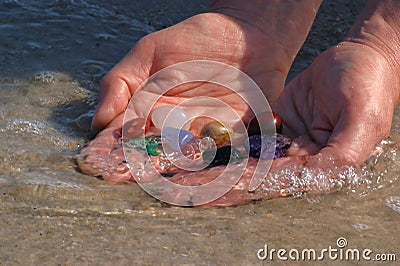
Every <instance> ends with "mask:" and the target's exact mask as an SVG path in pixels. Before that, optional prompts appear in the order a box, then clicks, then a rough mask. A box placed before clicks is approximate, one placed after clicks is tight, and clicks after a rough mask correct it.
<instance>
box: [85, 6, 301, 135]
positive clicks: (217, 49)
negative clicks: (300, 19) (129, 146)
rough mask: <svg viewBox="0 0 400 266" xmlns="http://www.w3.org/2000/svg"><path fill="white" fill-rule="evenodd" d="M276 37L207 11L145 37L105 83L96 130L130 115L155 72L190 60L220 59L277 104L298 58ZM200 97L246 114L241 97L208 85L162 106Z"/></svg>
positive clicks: (175, 94)
mask: <svg viewBox="0 0 400 266" xmlns="http://www.w3.org/2000/svg"><path fill="white" fill-rule="evenodd" d="M273 35H274V34H273V33H269V34H266V32H265V31H263V30H261V29H260V28H259V27H256V26H253V25H251V24H250V23H248V22H246V21H242V20H239V19H235V18H233V17H230V16H227V15H222V14H218V13H204V14H200V15H196V16H194V17H192V18H189V19H187V20H185V21H183V22H181V23H179V24H177V25H175V26H172V27H169V28H166V29H164V30H161V31H158V32H155V33H153V34H150V35H148V36H146V37H144V38H143V39H141V40H140V41H139V42H138V43H137V44H136V46H135V47H134V48H133V49H132V50H131V51H130V52H129V53H128V54H127V55H126V56H125V57H124V58H123V59H122V61H121V62H120V63H118V64H117V65H116V66H115V67H114V68H113V69H112V70H111V71H110V72H109V73H108V74H107V75H106V76H105V77H104V78H103V79H102V81H101V83H100V96H99V98H100V99H99V105H98V108H97V110H96V112H95V115H94V118H93V121H92V129H93V130H95V131H99V130H101V129H103V128H104V127H105V126H107V125H108V124H109V123H110V122H111V121H112V120H113V119H114V118H116V117H117V116H118V115H119V114H121V113H122V112H124V110H125V109H126V107H127V104H128V102H129V100H130V98H131V96H132V95H133V93H134V92H135V91H136V89H137V88H138V87H139V86H140V85H141V84H142V83H143V82H144V81H145V80H146V79H147V78H149V77H150V76H151V75H152V74H153V73H155V72H157V71H159V70H161V69H163V68H165V67H167V66H170V65H172V64H176V63H179V62H183V61H189V60H196V59H197V60H199V59H202V60H214V61H219V62H223V63H226V64H229V65H232V66H234V67H237V68H239V69H240V70H242V71H244V72H245V73H246V74H248V75H249V76H250V77H251V78H252V79H253V80H254V81H256V82H257V84H258V85H259V86H260V87H261V89H262V90H263V92H264V94H265V95H266V96H267V98H268V100H270V101H274V100H275V99H276V98H277V97H278V95H279V94H280V92H281V90H282V89H283V86H284V80H285V78H286V75H287V72H288V70H289V67H290V64H291V63H292V60H293V58H294V55H293V54H292V52H291V53H290V54H289V52H288V50H287V47H283V46H282V42H280V41H279V36H273ZM300 38H302V36H300ZM296 52H297V51H293V53H296ZM195 96H210V97H216V98H223V99H224V101H225V102H228V103H229V104H232V106H234V108H235V109H241V110H242V111H244V110H243V109H242V108H243V106H235V104H238V102H237V100H238V96H237V95H234V93H233V92H232V91H230V90H228V89H226V90H220V89H218V90H217V91H216V90H215V89H212V88H211V89H210V88H207V87H206V86H203V87H202V88H199V87H198V86H197V87H192V88H187V87H185V88H183V87H179V88H176V89H173V90H171V91H170V92H169V93H168V97H163V98H162V99H161V100H160V103H161V104H162V103H168V104H171V103H175V104H176V103H178V102H180V101H181V100H182V99H184V98H192V97H195ZM236 107H237V108H236ZM246 109H247V107H246ZM242 113H243V112H242Z"/></svg>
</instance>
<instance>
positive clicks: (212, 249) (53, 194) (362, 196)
mask: <svg viewBox="0 0 400 266" xmlns="http://www.w3.org/2000/svg"><path fill="white" fill-rule="evenodd" d="M46 2H49V3H46ZM101 2H102V3H100V4H99V3H97V1H1V2H0V36H1V42H0V65H1V67H0V78H1V79H0V103H1V104H0V118H1V119H0V169H1V170H0V192H1V193H0V206H1V207H0V214H1V215H0V224H1V226H0V235H1V240H0V243H1V245H0V264H3V263H4V264H42V263H49V264H64V263H66V264H70V265H72V264H76V263H86V262H89V263H94V264H96V263H101V264H115V263H117V264H118V263H119V264H131V263H147V264H152V263H161V262H164V263H167V264H168V263H173V262H174V263H180V264H185V263H188V264H191V263H195V264H232V263H233V264H238V263H241V264H244V263H246V264H247V263H251V264H254V263H257V262H259V260H258V259H257V250H259V249H260V248H263V247H264V245H265V244H268V247H269V248H275V249H279V248H285V249H287V250H290V249H299V250H301V249H303V248H314V249H316V250H321V249H323V248H328V247H329V246H332V247H333V248H337V244H336V240H337V239H338V238H339V237H345V238H346V240H347V242H348V245H347V247H348V248H358V249H360V250H362V249H365V248H369V249H372V250H373V251H374V252H375V253H395V252H398V250H399V247H400V240H399V237H398V235H399V232H400V227H399V219H400V188H399V180H398V176H399V173H400V165H399V162H400V161H399V158H398V157H399V155H398V147H397V145H398V143H399V132H400V113H399V111H397V112H396V114H395V116H394V121H393V128H392V133H391V136H390V138H389V139H388V141H386V142H385V143H386V144H385V145H384V147H385V152H384V153H383V154H382V155H381V156H380V157H378V158H375V159H374V160H371V161H369V162H368V163H367V164H366V165H365V166H364V169H367V170H368V171H369V172H368V173H370V174H369V175H368V176H366V177H365V179H364V182H363V184H362V185H361V186H360V187H359V188H357V189H355V190H354V191H348V190H346V191H341V192H339V193H334V194H330V195H321V196H310V195H303V196H302V197H298V198H294V197H287V198H279V199H274V200H266V201H261V202H258V203H256V204H249V205H245V206H239V207H231V208H219V209H207V210H204V209H190V208H176V207H167V206H164V205H162V204H161V203H159V202H157V201H156V200H154V199H153V198H151V197H150V196H148V195H147V194H145V193H144V192H143V191H141V190H140V189H139V188H138V187H137V186H136V185H135V184H115V183H108V182H105V181H102V180H98V179H96V178H95V177H91V176H87V175H83V174H81V173H80V172H79V171H78V170H77V168H76V165H75V162H74V160H73V159H72V157H73V155H74V154H76V152H77V151H78V150H79V149H80V147H82V145H84V144H85V143H86V142H87V141H88V140H89V139H90V138H92V137H93V136H92V135H91V133H90V132H89V131H88V125H89V124H88V123H89V121H90V114H91V113H92V112H93V110H94V108H95V105H96V101H97V91H98V88H97V84H98V81H99V78H101V77H102V76H103V75H104V73H105V72H106V71H107V70H109V69H110V68H111V67H112V66H113V65H114V64H115V63H116V62H118V60H119V59H120V58H121V57H122V56H123V55H124V54H125V53H126V52H127V51H128V50H129V48H130V47H131V46H132V45H133V44H134V43H135V42H136V41H137V40H138V39H139V38H140V37H142V36H144V35H146V34H148V33H150V32H153V31H156V30H158V29H161V28H163V27H167V26H169V25H172V24H173V23H175V22H177V21H179V20H181V19H183V18H185V17H188V16H190V15H192V14H195V13H198V12H200V11H202V10H204V9H205V6H206V5H205V4H206V2H205V1H190V4H189V3H188V2H189V1H183V0H182V1H178V0H175V1H168V3H167V2H165V1H156V0H152V1H149V0H148V1H101ZM332 2H333V1H325V3H324V5H323V10H322V12H321V13H320V14H319V15H318V19H317V22H316V24H315V27H314V28H313V29H312V32H311V34H310V37H309V39H308V40H307V43H306V45H305V46H304V47H303V49H302V51H301V52H300V54H299V57H298V58H297V59H296V63H295V66H294V67H293V69H292V71H291V74H290V77H293V75H294V74H296V73H298V72H299V71H301V70H302V69H303V68H304V67H306V66H307V65H308V64H309V63H310V62H311V61H312V59H313V58H314V57H315V56H316V55H318V53H319V52H320V51H322V50H323V49H325V48H327V47H329V46H330V45H333V44H335V43H336V42H337V41H338V40H340V39H341V38H343V37H344V36H345V34H346V32H347V30H348V28H349V26H350V24H351V21H352V20H353V19H354V17H355V15H356V14H357V13H358V11H357V10H358V9H359V7H360V6H362V3H363V1H353V3H352V4H348V3H345V2H349V1H336V2H338V4H333V3H332ZM398 256H400V254H398ZM275 259H276V257H275ZM325 260H326V261H325V262H329V263H332V264H333V263H335V262H333V261H331V260H328V259H325ZM398 260H400V258H398ZM349 263H354V261H353V262H349Z"/></svg>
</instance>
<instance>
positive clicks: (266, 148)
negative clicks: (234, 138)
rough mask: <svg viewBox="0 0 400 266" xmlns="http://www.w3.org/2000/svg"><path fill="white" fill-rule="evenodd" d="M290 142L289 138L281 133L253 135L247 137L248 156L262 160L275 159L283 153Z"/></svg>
mask: <svg viewBox="0 0 400 266" xmlns="http://www.w3.org/2000/svg"><path fill="white" fill-rule="evenodd" d="M261 140H262V141H261ZM290 144H291V140H290V138H288V137H286V136H285V135H282V134H276V135H275V136H260V135H254V136H251V137H249V149H248V151H249V156H251V157H254V158H261V159H263V160H271V159H276V158H279V157H282V156H284V155H285V152H286V150H287V149H289V147H290ZM274 147H275V151H274Z"/></svg>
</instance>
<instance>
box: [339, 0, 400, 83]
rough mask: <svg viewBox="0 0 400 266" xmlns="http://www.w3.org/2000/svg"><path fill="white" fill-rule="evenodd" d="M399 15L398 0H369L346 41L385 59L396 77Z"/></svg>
mask: <svg viewBox="0 0 400 266" xmlns="http://www.w3.org/2000/svg"><path fill="white" fill-rule="evenodd" d="M399 13H400V2H399V1H398V0H383V1H376V0H369V1H368V2H367V5H366V6H365V8H364V9H363V11H362V12H361V14H360V16H359V17H358V18H357V20H356V22H355V23H354V25H353V27H352V28H351V29H350V32H349V34H348V37H347V39H346V40H347V41H350V42H356V43H361V44H363V45H366V46H368V47H371V48H372V49H374V50H375V51H377V52H378V53H379V54H380V55H381V56H382V57H384V58H385V60H386V61H387V63H388V66H389V67H390V68H391V70H392V71H393V74H394V76H396V77H398V76H399V75H400V17H399V16H398V14H399ZM397 82H399V78H397Z"/></svg>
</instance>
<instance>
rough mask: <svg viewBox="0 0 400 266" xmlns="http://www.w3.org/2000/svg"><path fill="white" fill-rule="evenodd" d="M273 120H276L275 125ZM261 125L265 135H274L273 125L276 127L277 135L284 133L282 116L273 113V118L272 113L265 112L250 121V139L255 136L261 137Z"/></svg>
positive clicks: (248, 128) (248, 131) (248, 133)
mask: <svg viewBox="0 0 400 266" xmlns="http://www.w3.org/2000/svg"><path fill="white" fill-rule="evenodd" d="M257 118H258V119H257ZM272 118H273V119H274V121H273V124H272V121H271V119H272ZM260 124H261V127H262V129H263V131H264V134H270V133H271V134H272V128H271V126H272V125H274V126H275V130H276V133H282V120H281V118H280V116H279V115H278V114H276V113H272V117H271V113H267V112H265V113H261V114H258V115H257V116H255V117H253V118H252V119H251V120H250V122H249V125H248V126H247V135H248V136H249V137H251V136H254V135H261V127H260Z"/></svg>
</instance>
